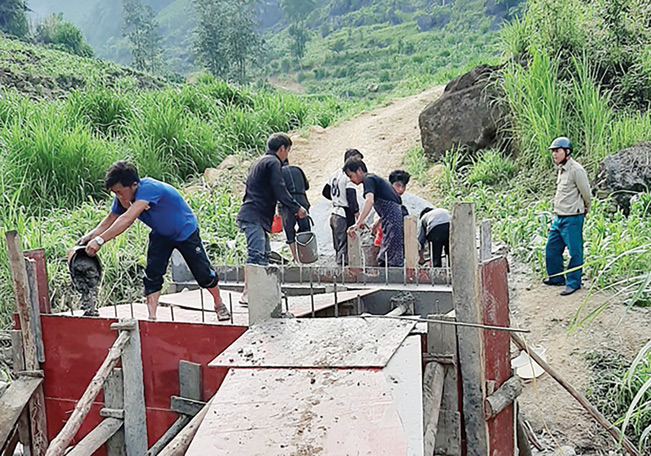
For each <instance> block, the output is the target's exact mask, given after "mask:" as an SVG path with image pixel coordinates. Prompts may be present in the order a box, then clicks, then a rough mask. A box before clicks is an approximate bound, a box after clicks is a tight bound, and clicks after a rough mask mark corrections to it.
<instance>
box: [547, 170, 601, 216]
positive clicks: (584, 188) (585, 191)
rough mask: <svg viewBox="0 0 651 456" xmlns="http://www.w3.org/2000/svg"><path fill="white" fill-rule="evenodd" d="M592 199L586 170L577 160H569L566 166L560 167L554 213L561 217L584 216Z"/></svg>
mask: <svg viewBox="0 0 651 456" xmlns="http://www.w3.org/2000/svg"><path fill="white" fill-rule="evenodd" d="M591 198H592V194H591V192H590V182H589V181H588V175H587V173H586V172H585V169H583V166H581V165H580V164H579V163H578V162H577V161H576V160H574V159H572V158H568V159H567V162H565V164H564V165H561V166H559V167H558V177H557V178H556V196H555V197H554V213H555V214H556V215H561V216H568V215H578V214H584V213H585V212H586V209H587V208H588V207H589V206H590V200H591Z"/></svg>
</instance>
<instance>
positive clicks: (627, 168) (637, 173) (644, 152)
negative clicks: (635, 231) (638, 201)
mask: <svg viewBox="0 0 651 456" xmlns="http://www.w3.org/2000/svg"><path fill="white" fill-rule="evenodd" d="M650 188H651V143H642V144H637V145H635V146H633V147H629V148H628V149H622V150H620V151H618V152H617V153H615V154H613V155H609V156H607V157H606V158H605V159H604V160H603V161H602V162H601V163H600V164H599V169H598V170H597V177H596V179H595V189H596V190H597V192H598V194H600V195H602V196H603V195H606V194H610V195H611V197H612V199H613V201H615V203H617V205H618V206H619V207H620V208H621V209H622V211H623V212H624V214H626V215H628V213H629V211H630V206H631V198H633V197H634V196H635V195H636V194H637V193H640V192H648V191H649V189H650Z"/></svg>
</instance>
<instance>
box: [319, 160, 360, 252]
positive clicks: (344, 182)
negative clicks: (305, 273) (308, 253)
mask: <svg viewBox="0 0 651 456" xmlns="http://www.w3.org/2000/svg"><path fill="white" fill-rule="evenodd" d="M362 158H364V156H363V155H362V153H361V152H360V151H359V150H357V149H348V150H347V151H346V153H345V154H344V163H346V162H347V161H348V160H350V159H358V160H361V159H362ZM322 195H323V196H324V197H325V198H327V199H329V200H330V201H332V214H331V215H330V228H331V230H332V244H333V246H334V249H335V252H336V255H337V257H336V258H337V264H342V262H343V263H344V264H348V238H347V233H348V228H350V227H351V226H353V225H354V224H355V219H356V215H357V214H358V213H359V205H358V204H357V190H356V186H355V184H353V183H352V182H351V181H350V178H349V177H348V176H347V175H346V173H345V172H344V171H343V169H342V168H337V170H336V171H335V172H333V173H332V174H331V175H330V177H329V178H328V183H327V184H326V185H325V186H324V187H323V191H322Z"/></svg>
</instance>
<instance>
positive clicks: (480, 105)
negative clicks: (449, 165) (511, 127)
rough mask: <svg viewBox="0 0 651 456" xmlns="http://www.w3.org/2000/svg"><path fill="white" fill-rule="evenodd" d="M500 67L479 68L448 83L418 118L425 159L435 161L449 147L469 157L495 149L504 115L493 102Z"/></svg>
mask: <svg viewBox="0 0 651 456" xmlns="http://www.w3.org/2000/svg"><path fill="white" fill-rule="evenodd" d="M499 69H500V67H491V66H487V65H481V66H478V67H475V68H473V69H472V70H470V71H469V72H468V73H466V74H464V75H462V76H459V77H458V78H456V79H453V80H452V81H450V83H449V84H448V85H447V86H446V87H445V91H444V92H443V95H442V96H441V97H440V98H439V99H437V100H435V101H433V102H432V103H430V104H429V105H428V106H427V107H426V108H425V109H424V110H423V111H422V112H421V113H420V116H419V118H418V123H419V125H420V136H421V142H422V145H423V149H424V150H425V155H426V156H427V157H428V158H429V159H431V160H435V161H436V160H439V159H441V157H442V156H443V155H444V154H445V153H446V152H447V151H448V150H450V149H452V148H453V147H459V146H460V147H463V148H464V149H466V150H467V151H468V152H470V153H474V152H477V151H478V150H481V149H486V148H489V147H493V146H497V145H498V144H499V143H500V138H498V129H499V126H500V125H501V123H502V122H503V120H502V119H504V115H503V114H502V111H501V109H500V108H499V105H498V103H497V102H496V100H497V99H498V96H499V92H498V88H497V84H494V82H495V81H497V79H498V78H499Z"/></svg>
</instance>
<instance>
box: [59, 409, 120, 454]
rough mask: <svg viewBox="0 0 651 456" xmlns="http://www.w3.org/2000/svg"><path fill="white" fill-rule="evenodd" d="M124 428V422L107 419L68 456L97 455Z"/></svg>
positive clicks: (87, 435)
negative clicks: (96, 452)
mask: <svg viewBox="0 0 651 456" xmlns="http://www.w3.org/2000/svg"><path fill="white" fill-rule="evenodd" d="M121 427H122V420H120V419H118V418H105V419H104V420H103V421H102V422H101V423H99V424H98V425H97V426H96V427H95V428H94V429H93V430H92V431H90V432H89V433H88V434H86V436H85V437H84V438H83V439H81V441H80V442H79V443H78V444H77V445H75V447H74V448H73V449H72V450H71V451H69V452H68V453H66V455H67V456H88V455H89V454H93V453H95V451H97V450H99V448H100V447H101V446H102V445H104V444H105V443H106V441H107V440H108V439H109V438H111V436H112V435H113V434H115V433H116V432H117V431H118V429H120V428H121Z"/></svg>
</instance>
